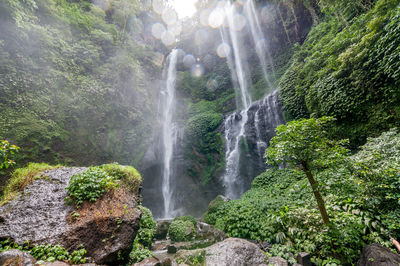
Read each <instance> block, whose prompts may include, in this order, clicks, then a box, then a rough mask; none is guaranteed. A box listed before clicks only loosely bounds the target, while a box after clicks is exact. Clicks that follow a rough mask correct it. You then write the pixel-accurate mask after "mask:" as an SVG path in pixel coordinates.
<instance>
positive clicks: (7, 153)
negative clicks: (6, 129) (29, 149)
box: [0, 140, 19, 169]
mask: <svg viewBox="0 0 400 266" xmlns="http://www.w3.org/2000/svg"><path fill="white" fill-rule="evenodd" d="M18 150H19V147H17V146H15V145H10V143H9V142H8V141H7V140H0V169H3V168H8V167H10V166H11V165H13V164H15V162H14V161H13V160H11V159H10V157H11V156H12V155H14V153H16V152H17V151H18Z"/></svg>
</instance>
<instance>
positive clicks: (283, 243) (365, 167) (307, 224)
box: [203, 129, 400, 265]
mask: <svg viewBox="0 0 400 266" xmlns="http://www.w3.org/2000/svg"><path fill="white" fill-rule="evenodd" d="M399 147H400V133H399V131H398V130H397V129H393V130H390V131H388V132H385V133H383V134H382V135H381V136H379V137H377V138H369V139H368V141H367V143H366V144H365V145H364V146H362V147H361V148H360V151H359V152H357V153H355V154H353V155H349V156H347V157H346V160H345V161H344V162H345V163H342V164H341V165H337V166H331V167H329V168H327V169H326V170H323V171H315V172H314V173H313V174H314V175H315V177H316V179H317V180H318V182H319V190H320V193H321V194H322V195H323V197H324V199H325V203H326V207H327V212H328V215H329V218H330V224H328V225H324V224H323V223H322V221H321V216H320V213H319V211H318V208H317V204H316V201H315V200H314V198H313V194H312V190H311V187H310V185H309V184H308V181H307V178H306V176H305V174H304V173H303V172H301V171H297V170H290V169H269V170H267V171H266V172H265V173H263V174H261V175H259V176H258V177H256V178H255V179H254V181H253V184H252V188H251V189H250V190H249V191H247V192H246V193H245V194H244V195H243V196H242V197H241V198H240V199H238V200H231V201H229V202H223V201H222V200H219V201H217V202H215V204H214V206H213V207H212V208H210V209H209V210H208V213H206V214H205V215H204V216H203V217H205V220H206V221H207V222H209V223H211V224H214V225H215V226H216V227H217V228H219V229H221V230H224V231H225V232H226V233H227V234H228V235H229V236H231V237H240V238H245V239H253V240H257V241H267V242H269V243H272V244H274V245H273V247H272V248H271V249H270V250H269V254H271V255H279V256H283V257H285V256H286V257H287V258H289V257H290V256H289V255H290V253H291V254H297V253H299V252H304V251H305V252H308V253H310V254H311V256H312V260H313V261H314V262H315V263H316V264H317V265H326V264H327V263H333V264H331V265H334V264H336V265H342V264H346V265H350V264H352V263H355V262H356V261H357V259H358V258H359V256H360V251H361V249H362V247H363V246H365V245H368V244H370V243H379V244H381V245H383V246H386V247H392V244H391V242H390V238H389V236H392V237H394V238H400V226H399V223H398V219H399V218H400V212H399V210H400V202H399V198H400V194H399V191H400V174H399V173H400V164H399V160H398V158H399V157H400V149H399Z"/></svg>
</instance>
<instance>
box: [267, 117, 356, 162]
mask: <svg viewBox="0 0 400 266" xmlns="http://www.w3.org/2000/svg"><path fill="white" fill-rule="evenodd" d="M334 120H335V119H334V118H332V117H322V118H319V119H315V118H311V119H301V120H296V121H291V122H289V123H287V124H286V125H280V126H278V127H277V128H276V136H275V137H273V138H272V139H271V141H270V146H269V147H268V148H267V150H266V151H265V158H266V160H267V163H269V164H281V163H285V162H288V163H291V164H292V165H294V166H297V165H302V166H303V167H307V168H308V169H310V170H318V169H320V168H324V167H327V166H330V165H332V164H334V163H336V162H337V161H338V159H340V158H343V156H344V155H345V154H346V153H347V151H348V150H347V149H346V148H344V147H343V145H345V144H347V141H346V140H342V141H335V140H330V139H329V138H328V132H327V127H329V126H330V123H332V122H333V121H334Z"/></svg>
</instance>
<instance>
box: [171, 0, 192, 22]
mask: <svg viewBox="0 0 400 266" xmlns="http://www.w3.org/2000/svg"><path fill="white" fill-rule="evenodd" d="M196 2H197V0H170V3H171V5H172V6H173V7H174V9H175V11H176V13H178V17H179V18H180V19H182V18H185V17H191V16H193V14H194V13H195V12H196V6H195V3H196Z"/></svg>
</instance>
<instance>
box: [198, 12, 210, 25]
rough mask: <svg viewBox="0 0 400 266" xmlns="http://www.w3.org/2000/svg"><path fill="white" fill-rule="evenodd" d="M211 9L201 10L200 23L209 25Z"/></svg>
mask: <svg viewBox="0 0 400 266" xmlns="http://www.w3.org/2000/svg"><path fill="white" fill-rule="evenodd" d="M210 13H211V9H208V8H205V9H203V10H201V11H200V23H201V25H203V26H209V23H208V17H209V16H210Z"/></svg>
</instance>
